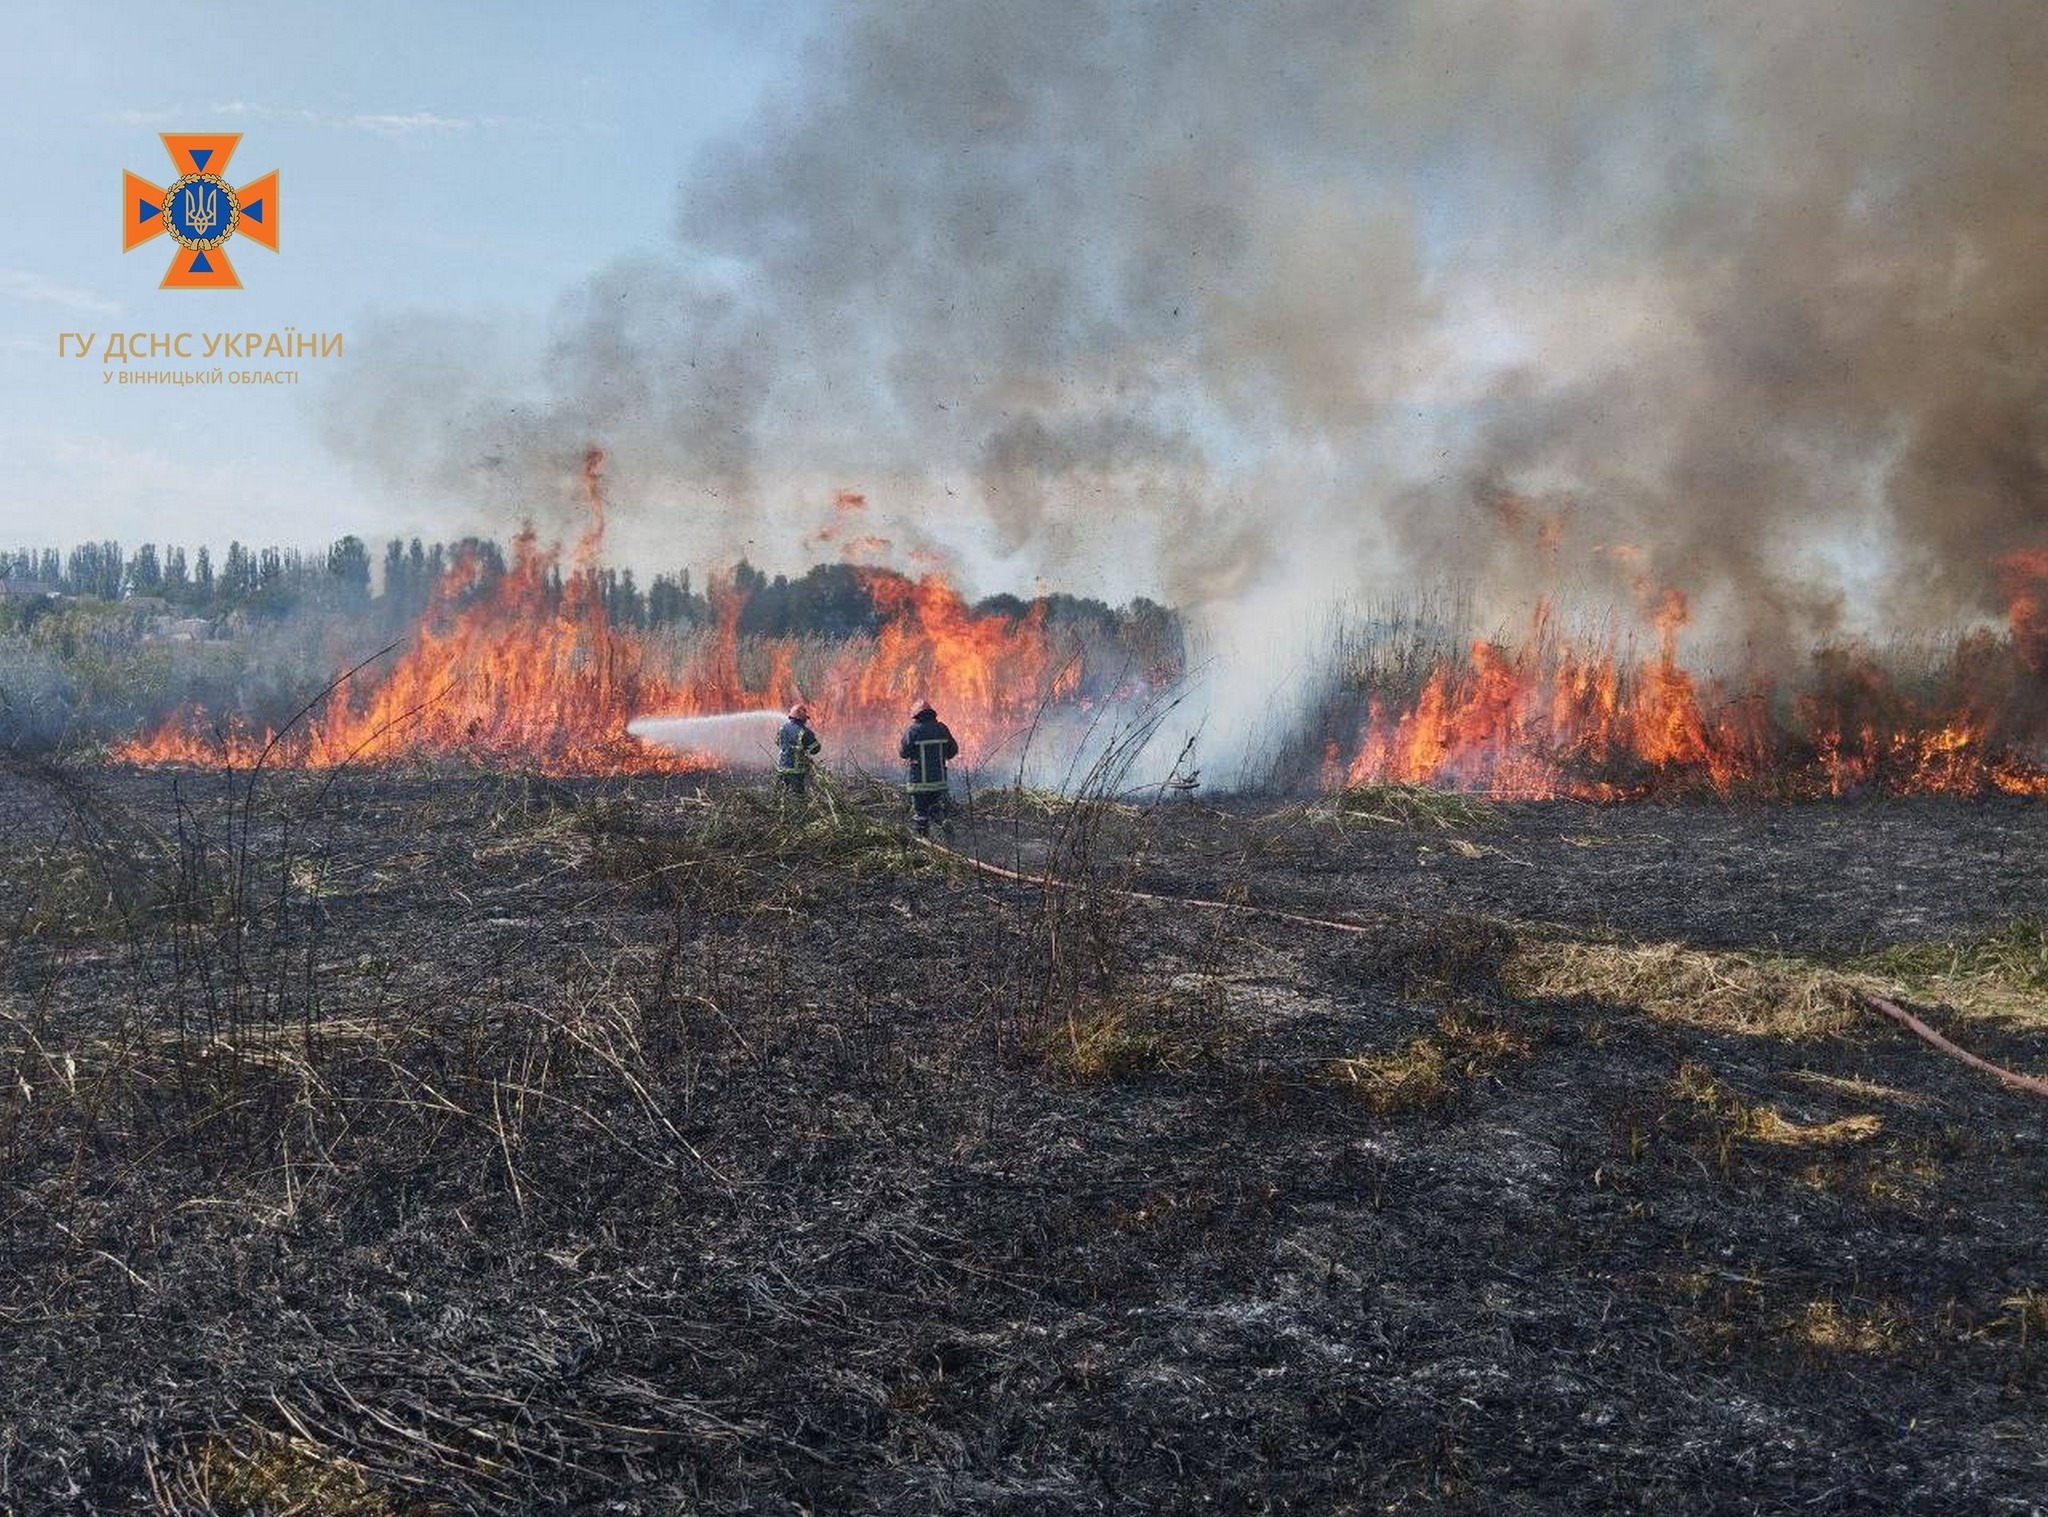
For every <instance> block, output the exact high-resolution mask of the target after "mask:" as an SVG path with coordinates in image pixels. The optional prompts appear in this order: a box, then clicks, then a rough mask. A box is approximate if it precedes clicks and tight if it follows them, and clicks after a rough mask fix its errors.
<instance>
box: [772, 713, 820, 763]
mask: <svg viewBox="0 0 2048 1517" xmlns="http://www.w3.org/2000/svg"><path fill="white" fill-rule="evenodd" d="M775 747H776V750H777V753H778V757H777V760H776V764H775V767H776V768H777V769H779V770H781V771H782V772H783V773H784V774H803V773H806V772H807V771H808V770H809V769H810V767H811V760H813V759H815V758H816V757H817V756H818V755H819V754H820V753H823V752H824V751H825V745H824V744H823V743H821V742H819V741H818V734H817V733H815V732H813V731H811V729H810V728H809V727H806V726H805V725H804V724H803V723H802V722H784V723H783V724H782V730H781V731H780V732H778V733H777V734H776V735H775Z"/></svg>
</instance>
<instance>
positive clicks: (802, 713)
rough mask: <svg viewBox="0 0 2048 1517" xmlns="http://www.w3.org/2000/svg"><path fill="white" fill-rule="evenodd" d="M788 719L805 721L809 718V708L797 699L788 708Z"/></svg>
mask: <svg viewBox="0 0 2048 1517" xmlns="http://www.w3.org/2000/svg"><path fill="white" fill-rule="evenodd" d="M789 719H790V720H791V721H793V722H807V721H809V720H810V719H811V708H810V707H809V706H806V705H805V704H804V703H803V702H802V701H798V702H797V703H796V704H795V705H794V706H791V707H790V708H789Z"/></svg>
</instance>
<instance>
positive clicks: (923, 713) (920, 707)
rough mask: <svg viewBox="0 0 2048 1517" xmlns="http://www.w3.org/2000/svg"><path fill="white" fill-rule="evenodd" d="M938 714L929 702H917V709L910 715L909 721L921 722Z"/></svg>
mask: <svg viewBox="0 0 2048 1517" xmlns="http://www.w3.org/2000/svg"><path fill="white" fill-rule="evenodd" d="M938 714H939V713H938V710H937V709H936V708H935V707H934V706H933V705H932V703H931V702H930V701H919V702H918V703H917V709H916V710H915V711H913V712H911V713H910V719H911V720H912V721H915V722H921V721H923V720H924V719H925V718H926V717H928V716H937V715H938Z"/></svg>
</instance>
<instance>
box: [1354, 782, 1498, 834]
mask: <svg viewBox="0 0 2048 1517" xmlns="http://www.w3.org/2000/svg"><path fill="white" fill-rule="evenodd" d="M1328 805H1329V809H1330V811H1331V812H1332V813H1333V814H1334V815H1335V816H1337V817H1339V818H1341V819H1343V820H1344V821H1347V822H1377V823H1379V824H1380V825H1381V826H1385V827H1436V828H1440V829H1442V830H1443V831H1446V832H1448V831H1451V830H1453V829H1455V828H1461V827H1462V828H1477V827H1490V826H1492V825H1493V824H1494V823H1495V822H1496V821H1498V820H1499V818H1500V812H1499V810H1498V808H1496V807H1494V806H1491V805H1489V804H1488V803H1487V802H1485V801H1482V800H1479V799H1477V798H1475V797H1473V796H1469V795H1460V794H1458V793H1456V792H1455V791H1448V790H1431V789H1429V788H1428V787H1427V786H1423V785H1353V786H1351V787H1350V788H1348V789H1344V790H1339V791H1337V792H1335V793H1334V794H1333V795H1331V796H1330V798H1329V802H1328Z"/></svg>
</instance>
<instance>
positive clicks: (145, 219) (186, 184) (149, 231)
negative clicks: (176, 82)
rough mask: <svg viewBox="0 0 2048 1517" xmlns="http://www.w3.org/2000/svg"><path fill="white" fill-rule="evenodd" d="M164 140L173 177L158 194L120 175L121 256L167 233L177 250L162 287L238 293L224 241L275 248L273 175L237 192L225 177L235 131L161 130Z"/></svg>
mask: <svg viewBox="0 0 2048 1517" xmlns="http://www.w3.org/2000/svg"><path fill="white" fill-rule="evenodd" d="M163 139H164V150H165V151H166V152H168V153H169V154H170V155H171V163H172V165H173V166H174V167H175V168H176V169H177V171H178V177H177V178H176V179H174V180H173V181H172V182H171V186H170V188H169V189H159V188H158V187H157V186H156V185H154V184H151V183H150V182H149V181H148V180H147V179H144V178H143V177H142V176H141V175H139V174H131V173H128V172H127V171H125V170H123V171H122V174H121V251H122V252H124V253H126V252H129V251H131V250H132V249H135V248H139V247H141V246H142V245H143V244H144V243H145V242H148V241H149V240H150V239H151V238H153V237H156V236H159V235H161V234H162V233H165V232H168V233H169V234H170V236H171V240H172V241H173V242H175V243H177V244H178V251H177V252H176V253H174V254H172V255H171V267H170V271H169V272H168V273H166V274H165V275H164V282H163V288H164V289H166V290H239V289H240V288H241V287H242V281H241V280H240V279H238V278H237V277H236V276H235V266H234V265H233V264H231V263H229V262H228V255H227V252H226V250H225V248H224V247H223V244H224V243H226V242H227V240H228V239H229V238H230V237H234V236H237V235H239V236H242V237H246V238H248V239H249V240H250V241H251V242H254V243H257V244H259V245H261V246H263V247H266V248H269V249H270V251H271V252H273V253H275V252H276V251H277V170H276V169H272V170H271V171H270V172H269V173H267V174H265V175H264V176H263V177H262V178H261V179H252V180H250V181H249V182H248V183H247V184H244V185H242V186H241V187H240V188H239V189H238V188H236V187H235V186H234V185H231V184H229V183H228V181H227V179H226V177H225V176H226V174H227V167H228V159H229V158H231V157H233V156H234V151H235V145H236V144H237V143H239V142H240V141H241V140H242V134H241V133H240V132H205V133H200V132H165V133H164V134H163Z"/></svg>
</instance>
